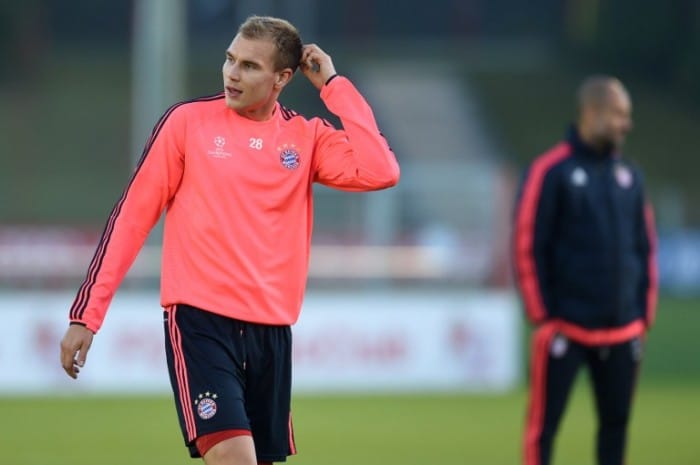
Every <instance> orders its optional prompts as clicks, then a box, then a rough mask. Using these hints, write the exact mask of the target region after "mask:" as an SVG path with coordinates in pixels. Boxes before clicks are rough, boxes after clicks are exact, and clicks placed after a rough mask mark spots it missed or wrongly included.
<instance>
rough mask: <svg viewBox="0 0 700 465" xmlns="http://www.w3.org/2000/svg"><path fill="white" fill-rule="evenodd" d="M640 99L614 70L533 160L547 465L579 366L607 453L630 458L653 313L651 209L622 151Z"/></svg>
mask: <svg viewBox="0 0 700 465" xmlns="http://www.w3.org/2000/svg"><path fill="white" fill-rule="evenodd" d="M631 113H632V104H631V101H630V97H629V95H628V93H627V91H626V89H625V87H624V86H623V85H622V84H621V83H620V81H618V80H617V79H615V78H612V77H607V76H593V77H590V78H588V79H586V80H585V81H584V82H583V83H582V85H581V86H580V88H579V91H578V121H577V124H576V125H575V126H574V127H572V128H571V129H570V131H569V134H568V136H567V138H566V140H564V141H563V142H561V143H559V144H557V145H556V146H554V148H552V149H551V150H549V151H548V152H546V153H544V154H543V155H541V156H539V157H538V158H536V159H535V160H534V162H533V163H532V164H531V166H530V167H529V169H528V170H527V172H526V174H525V177H524V181H523V183H522V185H521V189H520V192H519V196H518V200H517V205H516V217H515V226H514V253H515V257H514V260H515V269H516V275H517V282H518V285H519V289H520V292H521V295H522V299H523V302H524V306H525V309H526V312H527V316H528V317H529V319H530V320H531V321H532V323H534V324H535V325H536V328H535V331H534V333H533V341H532V344H533V345H532V355H531V356H532V365H531V373H530V382H531V388H530V401H529V407H528V415H527V427H526V431H525V438H524V439H525V444H524V446H525V451H524V453H525V456H524V463H525V464H526V465H547V464H549V463H550V458H551V455H552V448H553V440H554V437H555V434H556V431H557V427H558V425H559V423H560V419H561V417H562V414H563V412H564V409H565V407H566V402H567V399H568V396H569V393H570V391H571V387H572V385H573V382H574V379H575V376H576V373H577V372H578V370H579V367H580V366H581V365H582V364H586V365H587V366H588V368H589V370H590V375H591V380H592V385H593V392H594V394H595V405H596V409H597V414H598V423H599V428H598V436H597V461H598V464H600V465H622V463H623V457H624V450H625V443H626V433H627V425H628V421H629V417H630V410H631V405H632V394H633V391H634V387H635V383H636V380H637V372H638V368H639V363H640V360H641V356H642V340H643V336H644V334H645V332H646V330H647V329H648V328H649V327H650V326H651V324H652V322H653V319H654V312H655V305H656V285H657V283H656V267H655V266H656V265H655V250H654V242H655V236H654V225H653V217H652V210H651V207H650V205H649V204H648V203H647V202H646V198H645V194H644V184H643V179H642V175H641V173H640V172H639V170H638V169H636V168H635V167H634V166H632V165H631V164H630V163H628V162H627V161H625V160H624V159H623V158H621V155H620V150H621V148H622V146H623V143H624V141H625V137H626V135H627V133H628V132H629V130H630V129H631V127H632V121H631Z"/></svg>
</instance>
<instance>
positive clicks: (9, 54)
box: [0, 0, 49, 83]
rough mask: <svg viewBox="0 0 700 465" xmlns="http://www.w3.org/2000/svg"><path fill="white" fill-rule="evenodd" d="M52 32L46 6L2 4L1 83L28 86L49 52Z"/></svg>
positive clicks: (37, 0)
mask: <svg viewBox="0 0 700 465" xmlns="http://www.w3.org/2000/svg"><path fill="white" fill-rule="evenodd" d="M48 39H49V29H48V26H47V21H46V14H45V8H44V2H42V1H41V0H25V1H23V2H2V4H1V5H0V56H2V57H3V58H2V60H0V79H2V80H3V81H7V80H12V81H13V82H14V83H26V82H27V80H28V79H29V78H31V77H32V76H33V75H34V73H33V71H34V69H35V68H36V66H37V65H38V57H39V56H40V54H42V53H46V52H47V50H46V49H47V47H48V43H49V40H48Z"/></svg>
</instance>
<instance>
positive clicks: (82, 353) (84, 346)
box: [75, 338, 92, 367]
mask: <svg viewBox="0 0 700 465" xmlns="http://www.w3.org/2000/svg"><path fill="white" fill-rule="evenodd" d="M91 339H92V338H86V339H83V341H82V342H81V344H80V347H78V356H77V357H76V358H75V363H76V364H77V365H78V366H79V367H84V366H85V361H86V360H87V353H88V350H90V345H91V344H92V340H91Z"/></svg>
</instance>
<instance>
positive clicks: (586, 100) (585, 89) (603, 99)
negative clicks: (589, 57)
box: [576, 74, 625, 114]
mask: <svg viewBox="0 0 700 465" xmlns="http://www.w3.org/2000/svg"><path fill="white" fill-rule="evenodd" d="M615 86H620V87H621V88H622V89H624V88H625V87H624V86H623V85H622V82H620V80H619V79H617V78H616V77H613V76H608V75H604V74H595V75H593V76H589V77H587V78H586V79H584V80H583V82H582V83H581V85H580V86H579V88H578V91H577V92H576V103H577V106H578V111H579V114H580V113H581V111H582V110H583V108H584V107H588V106H593V107H596V108H601V107H603V106H604V105H605V104H606V103H608V99H609V98H610V95H611V94H612V89H613V87H615Z"/></svg>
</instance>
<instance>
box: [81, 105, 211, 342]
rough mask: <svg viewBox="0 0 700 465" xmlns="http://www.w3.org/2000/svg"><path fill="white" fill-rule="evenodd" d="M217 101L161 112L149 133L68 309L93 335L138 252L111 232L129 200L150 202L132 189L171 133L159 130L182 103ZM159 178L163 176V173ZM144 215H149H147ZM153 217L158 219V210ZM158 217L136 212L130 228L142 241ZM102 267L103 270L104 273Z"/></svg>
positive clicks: (124, 236) (130, 238)
mask: <svg viewBox="0 0 700 465" xmlns="http://www.w3.org/2000/svg"><path fill="white" fill-rule="evenodd" d="M221 98H223V97H222V96H221V95H217V96H211V97H204V98H201V99H195V100H191V101H188V102H182V103H178V104H176V105H173V106H172V107H170V108H169V109H168V110H167V111H166V112H165V114H164V115H163V116H162V117H161V118H160V120H159V121H158V123H157V124H156V125H155V127H154V129H153V132H152V133H151V136H150V137H149V139H148V142H147V143H146V146H145V148H144V151H143V153H142V155H141V159H140V160H139V163H138V164H137V166H136V169H135V170H134V174H133V175H132V176H131V178H130V180H129V183H128V184H127V187H126V188H125V189H124V192H123V193H122V196H121V197H120V199H119V201H118V202H117V204H116V205H115V206H114V208H113V209H112V212H111V214H110V216H109V220H108V221H107V224H106V226H105V229H104V231H103V233H102V237H101V238H100V242H99V244H98V246H97V250H96V251H95V255H94V256H93V258H92V260H91V262H90V265H89V267H88V272H87V276H86V278H85V280H84V281H83V283H82V284H81V286H80V288H79V290H78V293H77V295H76V298H75V300H74V302H73V305H72V306H71V310H70V314H69V316H70V320H71V321H74V322H80V323H83V324H85V325H86V326H87V327H88V328H90V329H91V330H92V331H94V332H96V331H97V330H98V329H99V327H100V325H101V324H102V320H103V319H104V315H105V313H106V311H107V308H106V307H107V306H108V305H109V302H110V301H111V296H112V295H113V294H114V292H115V291H116V286H118V284H119V283H120V282H121V279H122V278H123V276H124V274H126V271H127V269H128V267H129V266H130V264H131V262H132V261H133V258H135V255H136V253H138V249H140V244H138V248H137V249H136V250H131V249H134V248H135V247H136V245H134V244H136V242H137V240H138V238H136V237H135V235H133V234H130V233H129V232H126V233H125V232H124V230H122V231H121V235H120V237H121V239H122V241H121V243H120V244H119V245H115V244H114V243H115V239H114V238H115V229H119V227H118V226H117V223H118V222H120V221H121V219H122V217H123V216H124V215H123V213H124V209H125V208H127V207H126V205H127V204H128V203H129V201H130V200H133V198H134V197H139V196H140V197H142V198H143V199H144V200H145V201H152V200H149V199H151V197H152V195H153V193H152V192H148V193H143V192H136V193H134V190H135V187H134V186H135V185H136V184H137V183H138V179H139V176H140V175H141V174H142V173H143V172H144V166H145V165H147V164H148V163H149V162H150V160H152V159H153V156H152V154H153V153H154V152H158V150H156V147H157V146H158V145H159V144H160V143H161V142H160V141H161V139H163V138H167V137H169V134H170V135H171V134H173V132H174V131H173V130H172V129H170V130H166V131H163V128H164V127H165V125H166V122H168V121H169V120H170V119H171V118H170V117H171V116H172V115H173V112H174V111H175V110H176V109H177V108H178V107H180V106H182V105H183V104H185V103H191V102H196V101H207V100H214V99H221ZM178 130H179V128H178ZM161 152H162V150H161ZM159 156H163V153H157V154H156V158H157V157H159ZM155 172H158V169H156V170H155ZM163 175H164V176H167V173H163ZM142 184H143V183H142ZM136 190H137V189H136ZM161 200H162V199H161ZM159 208H160V207H159ZM148 216H150V213H149V215H148ZM157 216H158V217H159V216H160V210H159V212H158V214H157ZM158 217H155V218H150V217H149V218H146V215H145V214H143V212H140V213H139V214H138V215H136V216H133V215H132V218H131V220H130V221H131V223H132V224H131V226H134V224H133V223H135V222H136V221H138V222H139V225H138V226H139V228H140V229H139V233H140V235H141V236H143V237H142V239H144V240H145V236H146V235H147V234H148V231H144V230H141V228H142V229H146V228H148V230H149V231H150V227H152V225H150V227H149V226H148V225H146V224H145V223H146V222H147V221H151V220H152V223H153V224H155V222H156V221H157V220H158ZM135 219H136V220H135ZM141 223H143V224H141ZM125 241H130V245H129V249H130V250H128V251H126V250H120V247H123V246H124V244H125ZM116 242H119V241H116ZM115 247H116V251H115ZM108 254H109V255H110V256H111V258H107V255H108ZM126 254H129V255H131V254H133V257H127V255H126ZM106 264H108V265H109V266H108V267H105V265H106ZM106 268H107V270H105V269H106ZM88 309H89V314H86V311H87V310H88Z"/></svg>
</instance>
